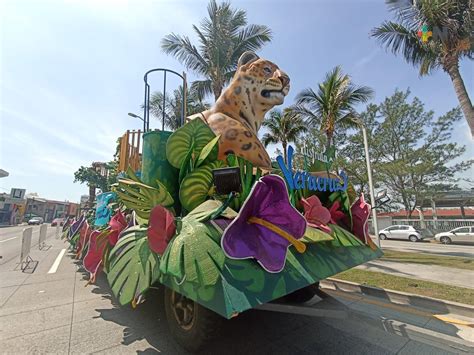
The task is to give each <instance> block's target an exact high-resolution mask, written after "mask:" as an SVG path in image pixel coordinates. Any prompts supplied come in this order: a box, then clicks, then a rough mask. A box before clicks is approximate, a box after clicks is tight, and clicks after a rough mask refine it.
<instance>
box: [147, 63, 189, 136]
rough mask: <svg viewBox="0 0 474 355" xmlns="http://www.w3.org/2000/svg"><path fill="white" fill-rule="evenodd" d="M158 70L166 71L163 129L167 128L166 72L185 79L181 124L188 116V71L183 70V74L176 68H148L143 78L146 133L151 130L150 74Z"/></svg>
mask: <svg viewBox="0 0 474 355" xmlns="http://www.w3.org/2000/svg"><path fill="white" fill-rule="evenodd" d="M157 71H162V72H164V80H163V118H162V121H163V122H162V125H161V130H162V131H164V130H165V110H164V108H165V104H166V74H167V73H171V74H175V75H177V76H179V77H180V78H181V79H183V100H182V103H181V126H182V125H184V118H185V117H186V101H187V98H186V92H187V82H186V73H185V72H183V74H179V73H177V72H175V71H174V70H170V69H164V68H156V69H151V70H148V71H147V72H146V73H145V75H144V77H143V80H144V81H145V102H144V105H143V132H144V133H146V132H148V131H149V130H150V84H148V74H150V73H153V72H157Z"/></svg>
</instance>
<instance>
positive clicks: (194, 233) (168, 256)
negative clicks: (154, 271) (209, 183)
mask: <svg viewBox="0 0 474 355" xmlns="http://www.w3.org/2000/svg"><path fill="white" fill-rule="evenodd" d="M209 213H211V211H209ZM203 219H205V216H203V214H202V209H201V211H199V213H197V214H193V213H190V214H188V215H187V216H186V217H184V218H182V220H181V221H180V225H181V226H180V229H179V230H178V233H177V236H176V237H175V238H173V239H172V241H171V242H170V244H169V246H168V248H167V249H166V252H165V254H164V255H163V257H162V260H161V265H160V270H161V272H162V273H163V274H168V275H172V276H174V277H175V278H176V279H177V280H180V281H181V280H186V281H187V282H192V283H198V284H200V285H203V286H209V285H214V284H215V283H216V282H217V280H218V279H219V276H220V272H221V270H222V267H223V266H224V261H225V256H224V253H223V252H222V249H221V247H220V244H219V241H220V238H221V233H220V232H219V230H218V229H216V228H215V227H213V226H212V224H211V223H204V222H202V221H201V220H203ZM178 228H179V227H178Z"/></svg>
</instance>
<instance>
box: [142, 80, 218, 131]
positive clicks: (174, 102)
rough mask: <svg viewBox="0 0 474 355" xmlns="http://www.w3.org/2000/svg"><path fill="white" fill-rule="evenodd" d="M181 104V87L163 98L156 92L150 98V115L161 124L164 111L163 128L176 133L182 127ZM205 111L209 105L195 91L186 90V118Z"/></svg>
mask: <svg viewBox="0 0 474 355" xmlns="http://www.w3.org/2000/svg"><path fill="white" fill-rule="evenodd" d="M163 100H164V104H163ZM182 104H183V87H182V86H180V87H179V88H178V89H176V90H174V91H173V94H172V95H169V94H166V97H163V93H162V92H161V91H156V92H154V93H153V94H152V95H151V97H150V113H151V114H152V115H153V116H155V117H156V118H157V119H159V120H160V121H161V122H163V111H164V118H165V127H167V128H168V129H170V130H171V131H176V130H177V129H178V128H179V127H180V126H181V125H182V122H181V118H182V116H181V114H182V112H183V107H182ZM163 107H164V109H163ZM142 108H143V107H142ZM207 109H209V104H207V103H206V102H204V101H203V99H202V97H200V96H199V95H198V94H197V92H196V91H195V90H187V93H186V116H191V115H194V114H195V113H200V112H203V111H205V110H207Z"/></svg>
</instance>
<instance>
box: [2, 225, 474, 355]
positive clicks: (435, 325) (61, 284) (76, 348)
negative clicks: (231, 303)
mask: <svg viewBox="0 0 474 355" xmlns="http://www.w3.org/2000/svg"><path fill="white" fill-rule="evenodd" d="M53 230H54V229H51V231H50V233H51V232H52V231H53ZM18 231H21V228H19V229H18V228H17V233H18ZM3 232H5V231H3ZM12 235H13V236H15V234H12ZM6 236H7V234H6V233H2V235H1V240H5V239H8V238H6ZM11 237H12V236H11V235H10V237H9V238H11ZM48 244H51V245H52V246H51V248H50V249H47V250H38V248H32V255H31V256H32V258H33V260H35V261H36V262H35V263H36V265H34V266H33V267H32V268H29V269H27V270H26V271H25V272H21V271H20V270H18V269H17V268H15V265H14V264H15V262H16V261H15V260H12V261H10V262H8V263H5V264H4V265H0V279H1V280H2V282H1V283H0V343H1V344H2V347H1V350H0V353H5V354H33V353H39V354H42V353H55V354H84V353H101V354H133V353H136V354H173V355H174V354H188V353H187V352H185V351H184V350H183V349H182V348H181V347H179V346H178V345H177V344H176V343H175V342H174V341H173V339H172V337H171V334H170V332H169V330H168V327H167V324H166V320H165V315H164V311H163V302H162V300H161V299H160V294H159V292H156V291H155V290H152V292H150V293H149V294H148V296H147V301H146V302H145V303H144V304H143V305H139V306H138V307H137V308H136V309H133V308H132V307H130V306H123V307H121V306H119V305H118V303H117V300H116V299H115V297H114V296H113V295H111V292H110V288H109V286H108V283H107V280H106V278H105V276H104V275H103V274H102V275H101V276H100V277H99V278H98V280H97V284H95V285H89V286H88V287H84V286H85V285H86V284H87V279H88V278H89V275H88V273H86V272H85V271H84V270H83V269H82V267H81V263H80V262H79V261H78V260H75V259H74V256H73V255H71V254H69V253H67V245H66V244H65V243H64V242H63V241H62V240H59V239H55V238H54V237H50V239H49V240H48ZM329 296H330V297H327V298H324V299H323V300H322V301H321V302H318V303H317V304H315V305H314V308H315V309H319V310H322V311H325V312H328V311H338V312H342V313H343V314H344V315H346V317H345V318H343V319H340V318H336V317H333V316H330V315H327V316H324V317H310V316H309V315H308V314H307V313H306V312H305V313H304V315H297V314H294V312H292V314H288V313H278V312H269V311H258V310H250V311H247V312H244V313H243V314H241V315H239V316H238V317H236V318H234V319H232V320H229V321H226V322H224V324H223V325H222V326H221V327H220V331H219V333H218V334H216V335H218V336H217V338H216V339H215V340H214V341H213V343H212V344H211V345H210V346H209V347H208V348H206V349H205V350H204V352H203V354H226V355H231V354H236V355H237V354H239V355H240V354H258V355H260V354H291V355H292V354H316V353H319V354H374V355H376V354H377V355H378V354H397V355H398V354H450V353H465V354H467V353H472V350H473V349H474V348H473V344H472V343H469V344H467V343H466V340H467V339H469V341H472V339H474V336H473V331H472V329H471V328H469V327H467V326H458V325H456V324H455V323H452V322H451V323H446V322H443V321H440V320H438V319H435V318H434V317H433V316H432V314H431V313H429V314H428V313H426V312H421V311H420V310H418V309H415V308H416V307H412V306H403V305H399V304H395V303H391V302H390V300H389V299H383V300H382V299H373V298H371V297H370V296H362V295H351V294H346V293H344V292H342V291H337V290H335V291H331V292H329ZM309 311H311V310H310V309H308V312H309ZM436 312H437V313H439V314H442V315H444V316H446V317H452V315H450V314H449V312H448V310H437V311H436ZM452 320H454V318H453V319H452Z"/></svg>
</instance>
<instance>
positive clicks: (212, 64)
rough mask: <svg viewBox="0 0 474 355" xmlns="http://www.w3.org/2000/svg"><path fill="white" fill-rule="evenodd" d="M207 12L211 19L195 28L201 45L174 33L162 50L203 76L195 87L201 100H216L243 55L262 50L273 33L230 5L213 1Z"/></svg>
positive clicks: (166, 39)
mask: <svg viewBox="0 0 474 355" xmlns="http://www.w3.org/2000/svg"><path fill="white" fill-rule="evenodd" d="M207 12H208V16H209V17H208V18H205V19H203V20H202V21H201V24H200V26H199V27H198V26H196V25H193V30H194V32H195V33H196V35H197V37H198V41H199V45H197V46H196V45H195V44H193V43H192V42H191V40H190V38H189V37H188V36H181V35H178V34H174V33H172V34H169V35H167V36H166V37H164V38H163V40H162V41H161V48H162V49H163V51H164V52H165V53H167V54H171V55H173V56H174V57H176V59H178V60H179V61H180V62H181V63H183V64H184V65H185V66H186V68H188V69H189V70H192V71H194V72H195V73H196V74H198V75H201V76H202V77H203V79H202V80H197V81H195V82H194V83H193V84H192V88H193V90H196V92H197V94H198V95H199V97H205V96H206V95H208V94H213V95H214V98H215V99H216V100H217V98H218V97H219V96H220V94H221V92H222V89H223V87H224V85H225V84H226V83H228V82H229V81H230V79H231V78H232V77H233V76H234V73H235V70H236V68H237V61H238V59H239V57H240V56H241V55H242V53H244V52H245V51H249V50H250V51H256V50H258V49H260V48H261V47H262V46H263V45H264V44H265V43H267V42H269V41H270V40H271V31H270V29H269V28H268V27H266V26H263V25H247V14H246V12H245V11H244V10H237V9H234V8H232V7H231V5H230V3H229V2H223V3H221V4H217V2H216V1H215V0H211V1H210V2H209V5H208V7H207Z"/></svg>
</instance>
